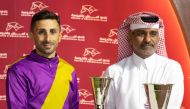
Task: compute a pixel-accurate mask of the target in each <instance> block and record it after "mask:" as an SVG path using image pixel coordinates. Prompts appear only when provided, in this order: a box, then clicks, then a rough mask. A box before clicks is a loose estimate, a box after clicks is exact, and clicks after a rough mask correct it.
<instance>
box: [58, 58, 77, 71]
mask: <svg viewBox="0 0 190 109" xmlns="http://www.w3.org/2000/svg"><path fill="white" fill-rule="evenodd" d="M59 65H61V66H62V67H65V68H67V69H70V70H75V68H74V66H73V65H72V64H70V63H69V62H67V61H66V60H65V59H63V58H60V57H59ZM58 67H59V66H58Z"/></svg>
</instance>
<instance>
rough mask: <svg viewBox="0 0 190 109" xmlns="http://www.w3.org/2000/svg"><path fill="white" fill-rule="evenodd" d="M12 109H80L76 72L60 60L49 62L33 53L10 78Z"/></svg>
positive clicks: (12, 72)
mask: <svg viewBox="0 0 190 109" xmlns="http://www.w3.org/2000/svg"><path fill="white" fill-rule="evenodd" d="M7 105H8V108H9V109H79V95H78V84H77V77H76V72H75V69H74V67H73V66H72V65H70V64H68V63H67V62H66V61H65V60H63V59H61V58H58V56H56V57H55V58H52V59H47V58H44V57H41V56H40V55H38V54H36V53H35V51H32V52H31V54H30V55H28V56H26V57H25V58H24V59H21V60H20V61H18V62H16V63H15V64H13V65H12V66H11V67H10V68H9V70H8V74H7Z"/></svg>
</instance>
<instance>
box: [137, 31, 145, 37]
mask: <svg viewBox="0 0 190 109" xmlns="http://www.w3.org/2000/svg"><path fill="white" fill-rule="evenodd" d="M145 34H146V33H145V32H143V31H137V32H135V33H134V35H135V36H144V35H145Z"/></svg>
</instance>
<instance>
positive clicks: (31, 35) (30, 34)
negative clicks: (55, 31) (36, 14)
mask: <svg viewBox="0 0 190 109" xmlns="http://www.w3.org/2000/svg"><path fill="white" fill-rule="evenodd" d="M28 35H29V37H30V38H31V39H32V40H34V34H33V33H32V32H31V31H30V32H29V33H28Z"/></svg>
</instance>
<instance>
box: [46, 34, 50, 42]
mask: <svg viewBox="0 0 190 109" xmlns="http://www.w3.org/2000/svg"><path fill="white" fill-rule="evenodd" d="M45 40H47V41H49V40H50V33H46V34H45Z"/></svg>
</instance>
